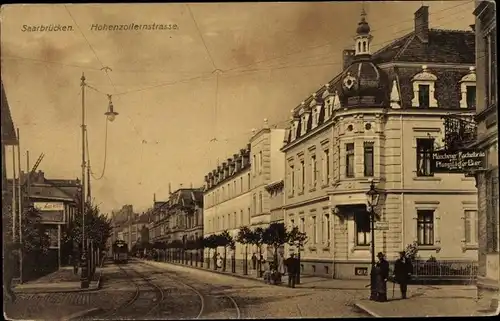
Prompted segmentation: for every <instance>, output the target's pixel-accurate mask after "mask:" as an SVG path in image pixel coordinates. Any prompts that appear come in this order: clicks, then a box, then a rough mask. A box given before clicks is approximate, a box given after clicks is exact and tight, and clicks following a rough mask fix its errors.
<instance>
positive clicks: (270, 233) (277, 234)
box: [263, 223, 289, 267]
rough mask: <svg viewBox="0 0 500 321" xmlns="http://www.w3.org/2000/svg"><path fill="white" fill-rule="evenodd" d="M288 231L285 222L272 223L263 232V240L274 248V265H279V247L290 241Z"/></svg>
mask: <svg viewBox="0 0 500 321" xmlns="http://www.w3.org/2000/svg"><path fill="white" fill-rule="evenodd" d="M288 236H289V235H288V233H287V231H286V227H285V224H284V223H271V224H270V225H269V226H268V227H267V228H266V229H265V230H264V233H263V242H264V244H266V245H268V246H272V247H273V249H274V254H273V261H274V266H275V267H278V249H279V248H280V247H281V246H283V245H284V244H285V243H287V242H288Z"/></svg>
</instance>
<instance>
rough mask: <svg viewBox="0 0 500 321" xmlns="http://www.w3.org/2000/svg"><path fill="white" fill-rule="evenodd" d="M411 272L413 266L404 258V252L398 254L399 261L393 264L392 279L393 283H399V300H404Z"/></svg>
mask: <svg viewBox="0 0 500 321" xmlns="http://www.w3.org/2000/svg"><path fill="white" fill-rule="evenodd" d="M412 272H413V266H412V264H411V261H410V259H408V258H407V257H406V253H405V251H402V252H400V253H399V259H397V260H396V263H395V264H394V275H393V278H394V280H395V282H397V283H399V288H400V290H401V298H403V299H406V292H407V290H408V283H409V281H410V278H411V274H412Z"/></svg>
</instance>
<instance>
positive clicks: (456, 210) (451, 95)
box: [282, 6, 478, 279]
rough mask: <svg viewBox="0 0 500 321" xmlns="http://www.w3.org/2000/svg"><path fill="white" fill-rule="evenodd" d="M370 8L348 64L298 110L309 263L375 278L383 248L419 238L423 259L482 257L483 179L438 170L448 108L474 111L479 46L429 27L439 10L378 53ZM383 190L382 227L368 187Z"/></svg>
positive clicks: (293, 176) (290, 209)
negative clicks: (374, 263) (479, 184)
mask: <svg viewBox="0 0 500 321" xmlns="http://www.w3.org/2000/svg"><path fill="white" fill-rule="evenodd" d="M365 16H366V15H365V14H364V12H362V15H361V21H360V22H359V23H358V27H357V30H356V36H355V37H354V50H344V55H343V57H344V64H343V65H344V68H343V71H342V72H341V73H340V74H338V75H337V76H335V77H334V78H333V79H332V80H331V81H330V82H328V83H327V84H326V85H325V86H323V87H322V88H320V89H319V90H317V91H316V92H315V93H313V94H312V95H311V96H309V97H308V98H307V99H305V100H304V101H303V102H302V103H301V104H300V105H299V106H297V107H296V108H295V109H294V110H293V112H292V120H291V124H290V126H289V130H288V133H287V136H286V142H285V145H284V147H283V148H282V151H284V152H285V153H286V155H285V159H286V169H285V175H286V179H285V205H284V209H285V214H284V215H285V218H284V219H285V222H286V224H287V225H288V226H290V227H291V226H298V227H299V228H300V229H301V230H302V231H304V232H306V233H307V235H308V237H309V240H308V242H307V243H306V245H305V246H304V248H303V249H302V252H301V258H302V262H301V263H302V266H301V269H302V272H303V273H304V274H316V275H324V276H330V277H334V278H346V279H349V278H366V277H367V276H368V273H369V267H370V260H371V247H370V242H371V233H373V232H374V233H375V251H376V252H379V251H380V252H384V253H385V254H386V255H387V258H388V259H389V260H394V259H396V257H397V256H398V252H399V251H401V250H403V249H404V248H405V247H406V245H408V244H410V243H412V242H414V241H417V242H418V244H419V255H420V259H423V260H427V259H429V258H430V257H431V256H432V257H435V258H436V259H438V260H440V261H455V262H456V263H457V264H467V263H471V262H474V261H477V238H478V233H477V229H475V227H474V226H475V221H476V220H477V199H476V197H477V196H476V195H477V192H476V189H475V186H474V178H472V177H465V175H464V174H448V173H447V174H437V173H433V169H432V167H431V155H432V152H433V151H434V150H436V149H438V148H440V147H441V146H442V144H443V138H444V121H443V117H446V116H449V115H450V114H457V115H459V116H457V117H471V116H472V115H473V113H474V108H475V106H474V105H475V85H476V83H475V81H476V74H475V68H474V64H475V55H474V54H475V52H474V33H473V32H471V31H456V30H440V29H429V11H428V7H426V6H422V7H421V8H420V9H418V11H417V12H415V18H414V19H415V28H414V31H413V32H411V33H409V34H407V35H404V36H403V37H401V38H399V39H396V40H394V41H393V42H392V43H390V44H388V45H387V46H385V47H384V48H382V49H380V50H379V51H377V52H375V53H373V54H372V52H371V48H370V46H371V42H372V36H371V32H370V26H369V24H368V22H367V21H366V17H365ZM371 180H373V182H374V183H375V186H376V188H377V189H378V190H379V191H380V192H381V196H380V201H379V203H378V206H377V207H376V208H375V213H376V216H377V218H376V221H377V222H380V221H382V222H385V224H381V223H376V225H379V224H380V225H385V226H388V229H380V230H377V229H376V231H371V227H370V214H369V213H368V212H367V201H366V192H367V191H368V190H369V186H370V181H371Z"/></svg>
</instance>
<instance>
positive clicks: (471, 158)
mask: <svg viewBox="0 0 500 321" xmlns="http://www.w3.org/2000/svg"><path fill="white" fill-rule="evenodd" d="M485 162H486V153H485V152H483V151H474V150H462V151H453V152H448V151H437V152H434V153H433V154H432V160H431V166H432V171H433V172H434V173H463V172H467V171H471V170H479V169H484V166H485Z"/></svg>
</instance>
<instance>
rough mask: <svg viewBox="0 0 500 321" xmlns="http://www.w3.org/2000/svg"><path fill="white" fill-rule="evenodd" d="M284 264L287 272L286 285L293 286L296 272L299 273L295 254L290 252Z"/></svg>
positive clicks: (295, 280)
mask: <svg viewBox="0 0 500 321" xmlns="http://www.w3.org/2000/svg"><path fill="white" fill-rule="evenodd" d="M285 266H286V271H287V274H288V287H290V288H295V283H296V282H297V274H298V273H299V260H298V259H297V258H296V257H295V254H293V253H292V254H291V255H290V257H289V258H288V259H286V260H285Z"/></svg>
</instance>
